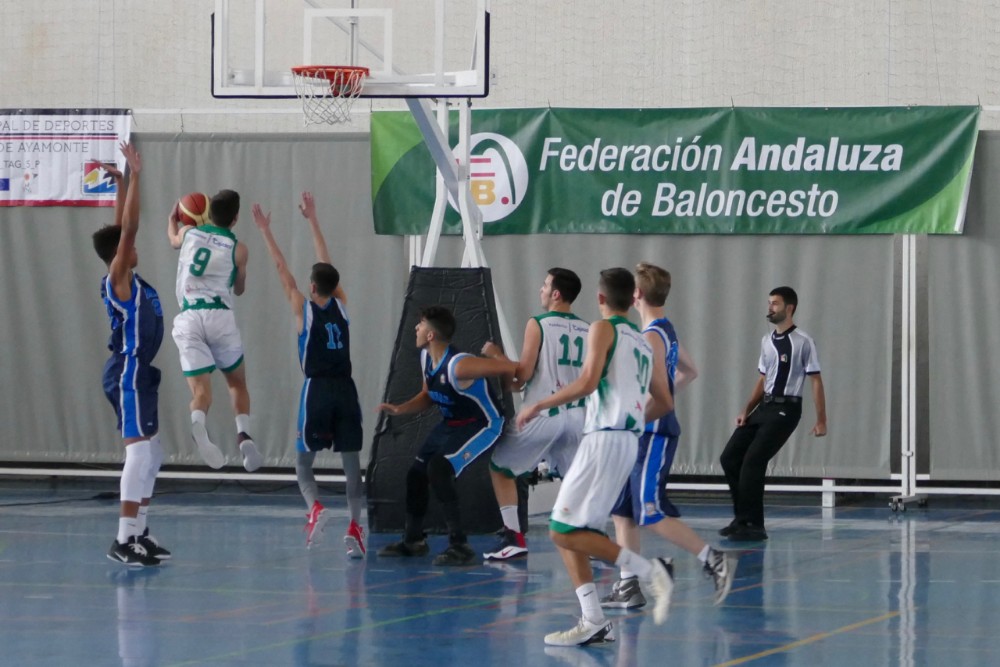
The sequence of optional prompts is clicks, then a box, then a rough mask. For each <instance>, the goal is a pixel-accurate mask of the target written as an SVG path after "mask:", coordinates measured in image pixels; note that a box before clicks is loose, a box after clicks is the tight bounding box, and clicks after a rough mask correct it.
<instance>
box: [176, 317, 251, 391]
mask: <svg viewBox="0 0 1000 667" xmlns="http://www.w3.org/2000/svg"><path fill="white" fill-rule="evenodd" d="M172 334H173V337H174V343H176V344H177V350H178V352H180V357H181V370H182V371H183V372H184V375H185V376H192V375H201V374H202V373H211V372H212V371H213V370H215V369H216V368H218V369H219V370H221V371H223V372H224V373H228V372H229V371H232V370H236V368H238V367H239V365H240V363H241V362H242V361H243V340H242V339H241V338H240V330H239V328H238V327H237V326H236V316H235V314H234V313H233V311H231V310H223V309H193V310H185V311H181V312H180V313H179V314H178V315H177V317H175V318H174V329H173V332H172Z"/></svg>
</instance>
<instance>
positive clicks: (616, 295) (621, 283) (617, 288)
mask: <svg viewBox="0 0 1000 667" xmlns="http://www.w3.org/2000/svg"><path fill="white" fill-rule="evenodd" d="M598 286H599V287H600V289H601V294H603V295H604V298H605V299H607V300H608V306H609V307H610V308H611V309H612V310H618V311H625V310H628V309H629V308H631V307H632V298H633V296H634V294H635V278H634V277H633V276H632V272H631V271H629V270H628V269H622V268H616V269H604V270H603V271H601V279H600V281H599V282H598Z"/></svg>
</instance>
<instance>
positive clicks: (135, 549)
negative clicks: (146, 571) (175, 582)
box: [108, 535, 160, 567]
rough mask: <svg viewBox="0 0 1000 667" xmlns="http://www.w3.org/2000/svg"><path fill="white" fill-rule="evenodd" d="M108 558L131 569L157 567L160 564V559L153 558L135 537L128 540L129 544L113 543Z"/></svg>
mask: <svg viewBox="0 0 1000 667" xmlns="http://www.w3.org/2000/svg"><path fill="white" fill-rule="evenodd" d="M108 558H110V559H111V560H113V561H115V562H117V563H123V564H125V565H129V566H131V567H155V566H157V565H159V564H160V560H159V559H158V558H153V557H152V556H150V555H149V552H147V551H146V548H145V547H143V546H142V545H141V544H139V542H138V540H137V539H136V537H135V535H133V536H132V537H130V538H128V542H126V543H125V544H121V543H120V542H119V541H118V540H115V541H114V542H112V543H111V548H110V549H108Z"/></svg>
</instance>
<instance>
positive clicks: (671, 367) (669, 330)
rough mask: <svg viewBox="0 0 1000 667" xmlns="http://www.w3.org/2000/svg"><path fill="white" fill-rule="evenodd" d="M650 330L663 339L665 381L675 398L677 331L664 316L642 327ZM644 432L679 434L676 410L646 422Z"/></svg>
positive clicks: (644, 331)
mask: <svg viewBox="0 0 1000 667" xmlns="http://www.w3.org/2000/svg"><path fill="white" fill-rule="evenodd" d="M647 331H652V332H654V333H656V334H657V335H659V336H660V338H661V339H662V340H663V348H664V351H665V352H666V359H665V361H666V364H667V383H668V384H669V385H670V395H671V396H673V397H674V398H675V399H676V398H677V397H676V395H675V394H674V375H675V374H676V373H677V359H678V357H679V355H680V343H678V342H677V332H676V331H674V325H673V324H671V323H670V320H668V319H667V318H665V317H661V318H660V319H658V320H653V321H652V322H650V323H649V326H648V327H646V328H645V329H643V333H646V332H647ZM646 433H656V434H659V435H667V436H678V435H680V434H681V425H680V422H678V421H677V411H676V410H672V411H670V412H668V413H667V414H665V415H663V416H662V417H660V418H659V419H657V420H656V421H653V422H650V423H648V424H646Z"/></svg>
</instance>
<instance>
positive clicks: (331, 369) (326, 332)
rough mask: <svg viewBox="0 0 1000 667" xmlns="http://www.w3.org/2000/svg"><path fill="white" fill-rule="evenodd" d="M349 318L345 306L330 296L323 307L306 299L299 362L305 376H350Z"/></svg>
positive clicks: (300, 337)
mask: <svg viewBox="0 0 1000 667" xmlns="http://www.w3.org/2000/svg"><path fill="white" fill-rule="evenodd" d="M349 324H350V321H349V320H348V319H347V312H346V311H345V310H344V305H343V304H342V303H340V301H339V300H338V299H334V298H331V299H330V300H329V301H328V302H327V303H326V305H325V306H318V305H316V304H315V303H313V302H312V301H311V300H309V299H306V301H305V303H304V304H303V305H302V333H300V334H299V364H300V365H301V366H302V372H303V373H305V375H306V377H308V378H317V377H350V376H351V333H350V328H349Z"/></svg>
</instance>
